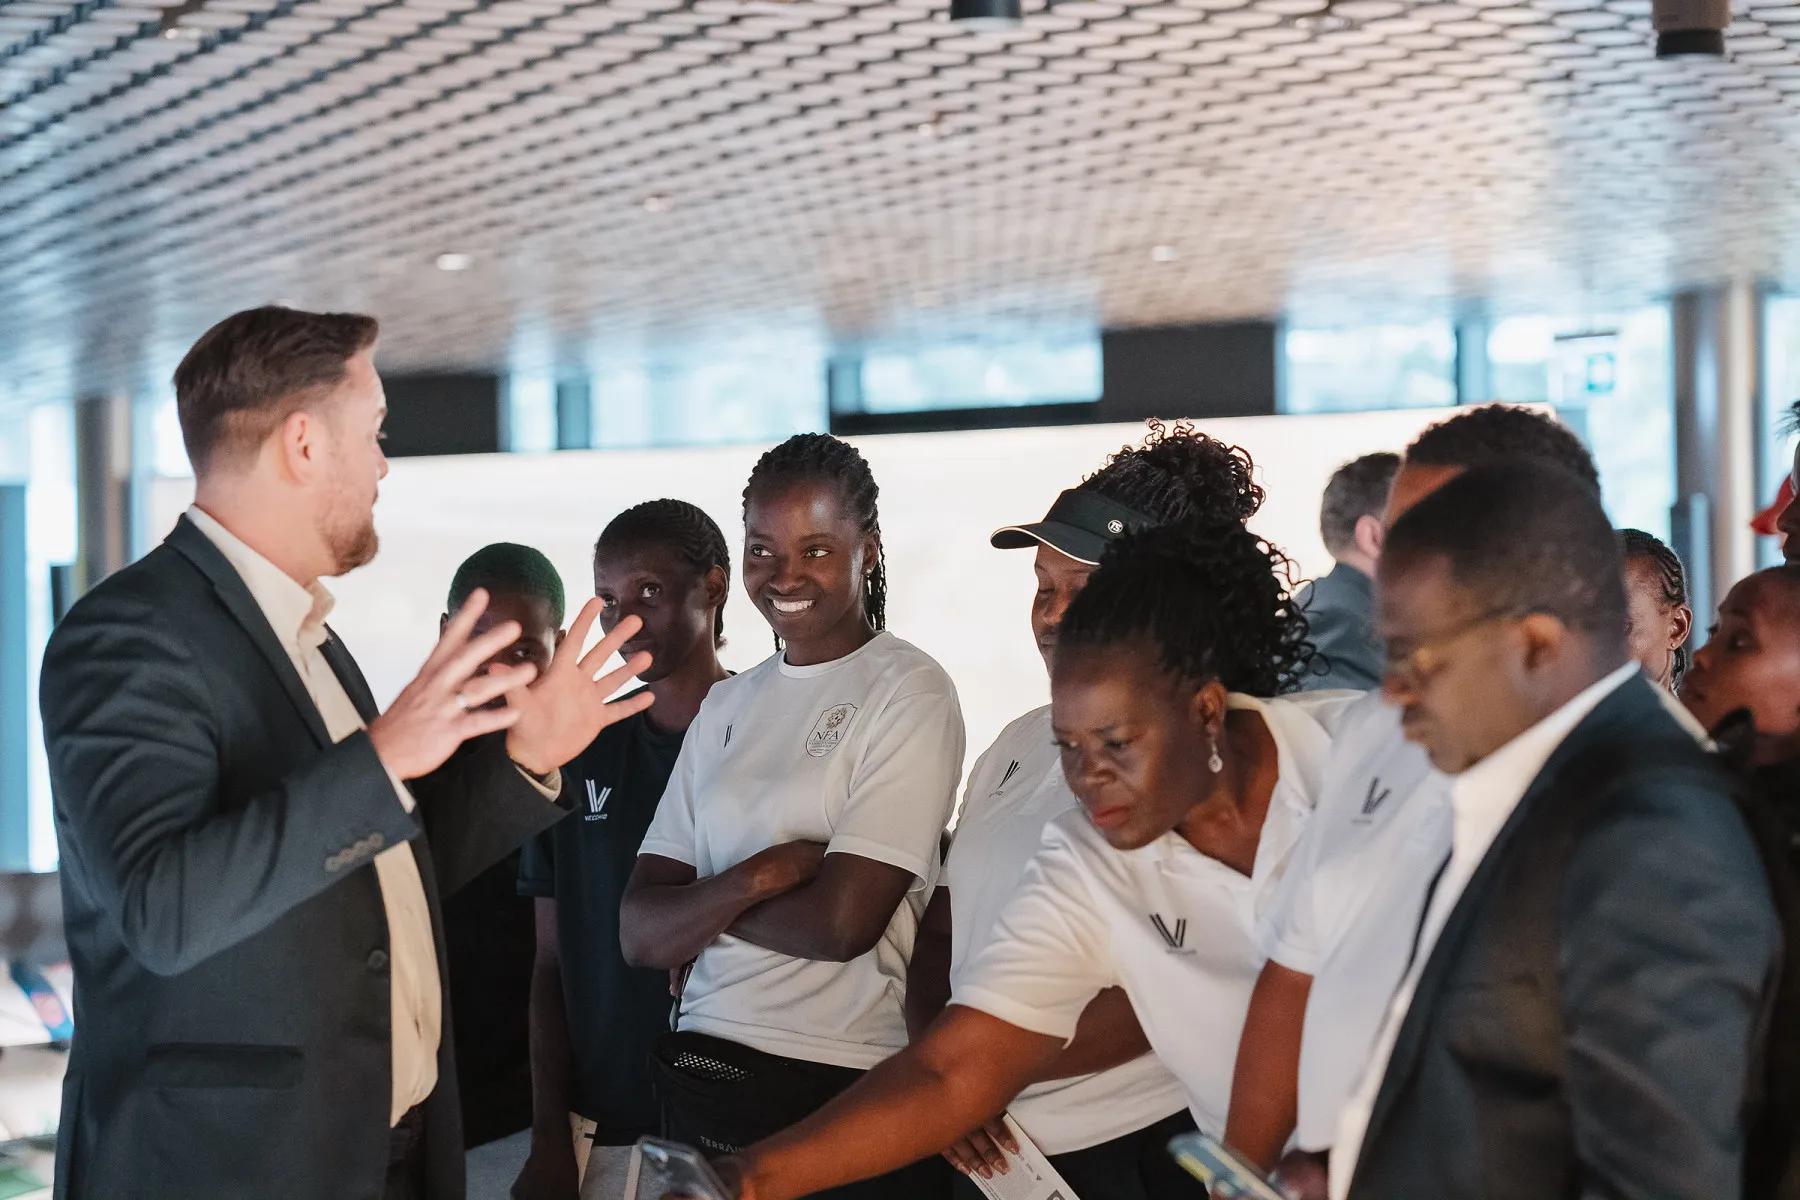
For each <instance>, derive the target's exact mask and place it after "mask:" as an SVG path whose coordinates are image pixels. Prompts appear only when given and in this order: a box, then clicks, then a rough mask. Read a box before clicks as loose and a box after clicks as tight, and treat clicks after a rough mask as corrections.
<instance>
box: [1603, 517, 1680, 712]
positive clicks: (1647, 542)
mask: <svg viewBox="0 0 1800 1200" xmlns="http://www.w3.org/2000/svg"><path fill="white" fill-rule="evenodd" d="M1619 546H1620V548H1621V549H1622V550H1623V551H1624V553H1625V561H1626V562H1627V563H1629V562H1630V561H1631V560H1632V559H1634V558H1640V559H1643V560H1645V561H1646V562H1648V563H1649V564H1650V566H1651V567H1652V568H1653V569H1654V570H1655V571H1656V584H1657V589H1658V591H1659V592H1660V593H1661V600H1662V603H1663V607H1664V608H1680V607H1681V606H1682V605H1685V604H1691V603H1693V601H1691V600H1690V599H1689V598H1688V584H1687V568H1686V567H1684V566H1683V565H1682V563H1681V555H1679V554H1677V553H1675V551H1674V550H1673V549H1672V548H1670V547H1669V546H1668V545H1667V544H1666V543H1665V542H1664V541H1663V540H1662V539H1661V538H1659V537H1657V536H1656V535H1655V534H1653V533H1645V532H1644V531H1643V530H1642V529H1621V530H1619ZM1687 665H1688V648H1687V643H1685V642H1684V643H1682V644H1681V645H1679V646H1677V647H1676V648H1675V671H1674V674H1675V682H1676V683H1680V682H1681V677H1682V675H1684V674H1686V673H1687Z"/></svg>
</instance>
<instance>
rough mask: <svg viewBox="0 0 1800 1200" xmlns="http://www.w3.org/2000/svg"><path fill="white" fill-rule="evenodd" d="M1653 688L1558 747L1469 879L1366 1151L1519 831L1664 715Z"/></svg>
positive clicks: (1428, 968)
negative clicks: (1574, 771)
mask: <svg viewBox="0 0 1800 1200" xmlns="http://www.w3.org/2000/svg"><path fill="white" fill-rule="evenodd" d="M1651 686H1652V685H1650V684H1648V683H1646V682H1644V681H1642V680H1632V681H1629V682H1627V683H1625V684H1623V685H1621V686H1620V687H1619V688H1618V689H1617V690H1616V691H1614V692H1613V693H1612V694H1611V695H1609V696H1607V697H1606V698H1605V699H1603V700H1601V701H1600V703H1599V704H1598V705H1597V706H1596V707H1595V708H1594V711H1593V712H1591V713H1589V714H1588V715H1587V716H1586V717H1585V718H1584V719H1583V720H1582V721H1581V723H1580V724H1578V725H1576V726H1575V728H1574V729H1573V730H1571V731H1570V733H1569V736H1567V737H1565V738H1564V739H1563V740H1562V744H1561V745H1559V746H1557V748H1556V750H1555V751H1554V752H1553V753H1552V754H1551V755H1550V758H1549V760H1548V761H1547V762H1545V764H1544V768H1543V770H1541V771H1539V772H1538V773H1537V778H1535V779H1533V780H1532V781H1531V786H1530V787H1528V788H1526V789H1525V795H1524V796H1523V797H1521V798H1520V800H1519V803H1518V806H1517V807H1516V808H1514V809H1513V812H1512V815H1511V816H1510V817H1508V818H1507V820H1506V824H1505V825H1502V826H1501V827H1500V832H1499V833H1498V834H1497V835H1496V836H1495V837H1494V844H1493V845H1492V846H1490V847H1489V848H1488V852H1487V854H1486V855H1484V856H1483V857H1482V860H1481V864H1480V865H1479V866H1477V867H1476V868H1475V872H1474V874H1473V875H1471V876H1470V877H1469V883H1468V886H1467V887H1465V888H1464V889H1463V893H1462V895H1461V896H1460V897H1458V898H1457V901H1456V906H1455V907H1454V908H1452V909H1451V910H1450V915H1449V917H1447V918H1446V919H1445V921H1444V928H1443V930H1442V932H1440V933H1439V934H1438V939H1437V942H1436V944H1435V945H1434V946H1433V947H1432V950H1431V957H1430V958H1428V959H1427V960H1426V961H1425V967H1424V969H1423V970H1422V971H1421V972H1420V973H1419V984H1418V987H1417V988H1415V989H1414V991H1413V999H1412V1004H1411V1005H1409V1006H1408V1008H1407V1010H1406V1016H1405V1017H1404V1018H1403V1019H1402V1021H1401V1024H1400V1032H1399V1034H1398V1036H1397V1037H1396V1038H1395V1040H1394V1051H1393V1053H1392V1054H1391V1055H1389V1056H1388V1065H1387V1071H1386V1073H1385V1074H1384V1075H1383V1076H1382V1080H1381V1089H1380V1091H1378V1092H1377V1093H1376V1096H1375V1104H1374V1107H1373V1109H1372V1110H1371V1112H1370V1114H1369V1125H1368V1129H1367V1131H1366V1132H1365V1133H1364V1134H1363V1147H1364V1149H1365V1150H1366V1149H1367V1148H1369V1147H1371V1146H1373V1145H1374V1144H1375V1138H1376V1137H1377V1136H1378V1135H1379V1134H1380V1132H1381V1126H1382V1124H1383V1122H1384V1121H1385V1120H1386V1119H1387V1117H1388V1116H1389V1115H1390V1114H1391V1113H1392V1112H1393V1109H1394V1105H1395V1104H1396V1103H1397V1102H1398V1100H1399V1097H1400V1095H1401V1093H1402V1092H1404V1091H1405V1090H1406V1085H1407V1082H1408V1080H1409V1079H1410V1078H1411V1076H1412V1072H1413V1069H1414V1068H1415V1067H1416V1066H1417V1065H1418V1057H1419V1050H1420V1048H1421V1047H1422V1046H1423V1045H1424V1041H1425V1037H1426V1035H1427V1034H1428V1033H1429V1032H1430V1031H1431V1030H1432V1027H1433V1025H1434V1023H1435V1016H1434V1012H1435V1009H1436V1008H1437V1001H1438V997H1439V995H1440V994H1441V993H1442V991H1443V986H1444V981H1445V978H1446V977H1447V976H1448V975H1449V973H1450V971H1451V969H1452V968H1453V967H1454V966H1455V965H1456V961H1457V959H1458V958H1459V957H1460V956H1461V953H1462V946H1463V943H1464V942H1465V941H1467V940H1468V937H1469V932H1470V929H1471V927H1472V925H1473V924H1474V921H1475V914H1476V912H1477V911H1478V910H1479V909H1480V907H1481V904H1482V902H1483V901H1484V900H1485V899H1486V897H1487V894H1488V893H1489V892H1491V891H1492V890H1493V888H1494V882H1495V880H1496V879H1497V878H1498V877H1499V874H1500V872H1501V870H1502V869H1503V867H1504V862H1505V859H1506V857H1507V856H1508V854H1509V853H1510V852H1511V847H1512V844H1513V843H1514V842H1515V841H1517V840H1518V838H1519V836H1520V834H1519V830H1520V829H1521V827H1522V826H1523V825H1524V824H1525V822H1526V821H1527V820H1529V819H1530V814H1531V811H1532V810H1533V809H1534V808H1535V807H1536V806H1538V805H1540V804H1544V803H1548V802H1549V801H1548V800H1547V799H1546V797H1549V796H1551V795H1552V794H1553V793H1555V792H1557V791H1559V790H1561V789H1562V788H1563V787H1564V777H1565V774H1566V773H1567V768H1568V767H1569V766H1570V764H1571V762H1572V761H1573V760H1574V759H1575V757H1576V756H1577V755H1579V754H1580V753H1581V751H1582V750H1583V748H1584V747H1586V746H1587V745H1589V744H1590V743H1591V742H1592V741H1593V740H1594V739H1595V738H1596V737H1597V736H1599V734H1600V731H1601V730H1603V729H1605V728H1606V727H1608V726H1610V725H1613V724H1617V723H1626V724H1629V723H1632V722H1638V721H1642V720H1643V719H1645V718H1646V717H1647V716H1649V715H1650V714H1652V713H1654V712H1656V711H1658V705H1659V701H1658V700H1657V699H1656V695H1655V693H1654V692H1653V691H1651V690H1650V688H1651ZM1366 1161H1367V1156H1366V1155H1364V1154H1359V1155H1358V1156H1357V1162H1358V1164H1359V1165H1358V1168H1357V1169H1358V1171H1360V1170H1361V1164H1362V1163H1364V1162H1366Z"/></svg>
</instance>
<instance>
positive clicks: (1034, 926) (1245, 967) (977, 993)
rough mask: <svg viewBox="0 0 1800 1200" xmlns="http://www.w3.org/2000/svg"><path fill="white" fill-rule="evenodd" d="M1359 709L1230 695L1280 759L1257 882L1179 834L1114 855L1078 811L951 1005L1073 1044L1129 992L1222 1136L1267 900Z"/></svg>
mask: <svg viewBox="0 0 1800 1200" xmlns="http://www.w3.org/2000/svg"><path fill="white" fill-rule="evenodd" d="M1355 699H1356V696H1355V695H1354V694H1350V693H1344V692H1314V693H1310V694H1307V695H1303V696H1293V697H1284V698H1282V699H1279V700H1268V701H1257V700H1253V699H1251V698H1249V697H1247V696H1239V695H1235V694H1234V695H1233V696H1231V698H1230V702H1231V705H1232V707H1234V708H1250V709H1255V710H1258V711H1260V712H1261V713H1262V714H1263V719H1264V720H1265V721H1266V722H1267V724H1268V727H1269V732H1270V734H1271V735H1272V736H1273V738H1274V741H1275V747H1276V751H1277V754H1278V756H1279V772H1280V774H1279V778H1278V779H1277V780H1276V784H1275V791H1274V794H1273V795H1272V796H1271V797H1270V799H1269V811H1268V815H1267V817H1266V818H1265V819H1264V822H1263V829H1262V838H1261V841H1260V843H1259V844H1258V846H1257V851H1256V862H1255V865H1254V867H1253V868H1252V872H1251V875H1250V876H1249V877H1248V878H1246V877H1245V876H1243V875H1240V874H1238V873H1237V872H1236V871H1234V870H1232V869H1231V868H1230V867H1227V866H1226V865H1225V864H1223V863H1221V862H1218V861H1217V860H1215V859H1211V858H1208V857H1206V856H1205V855H1203V854H1201V853H1200V852H1199V851H1198V850H1196V849H1194V847H1193V846H1192V845H1190V844H1189V843H1188V842H1187V840H1186V839H1184V838H1182V837H1181V836H1180V835H1179V834H1176V833H1168V834H1164V835H1163V836H1162V837H1161V838H1159V839H1157V840H1156V841H1154V842H1152V843H1150V844H1149V845H1148V846H1143V847H1140V848H1139V849H1136V850H1115V849H1113V848H1112V847H1111V846H1109V845H1107V843H1106V839H1105V838H1103V837H1102V836H1101V835H1100V834H1099V833H1098V832H1097V831H1096V830H1095V829H1094V827H1093V825H1092V824H1090V823H1089V821H1088V819H1087V814H1086V813H1085V812H1084V811H1082V810H1080V809H1076V810H1074V811H1072V812H1066V813H1064V814H1062V815H1061V816H1059V817H1057V818H1055V819H1054V820H1052V821H1051V822H1050V824H1049V826H1048V827H1047V828H1046V829H1045V831H1044V842H1043V845H1042V846H1041V847H1040V848H1039V850H1038V853H1037V855H1036V856H1035V857H1034V858H1033V859H1032V861H1031V864H1030V865H1029V866H1028V867H1027V868H1026V869H1025V874H1024V877H1023V878H1022V879H1021V881H1020V884H1019V891H1018V893H1017V894H1016V895H1015V896H1014V897H1013V899H1012V901H1011V903H1009V904H1008V905H1007V906H1006V908H1005V909H1004V910H1003V911H1002V912H1001V914H1000V918H999V920H997V921H996V922H995V923H994V930H993V935H992V937H991V938H990V939H989V941H988V943H987V945H986V946H984V947H982V948H981V949H980V950H979V951H977V952H976V954H975V956H974V958H973V959H972V960H971V961H970V962H969V964H968V965H967V966H966V967H965V968H964V970H963V971H962V972H960V974H959V975H958V977H957V979H956V981H955V987H954V988H953V990H952V994H951V1002H952V1003H955V1004H963V1005H967V1006H968V1007H970V1008H976V1009H980V1010H981V1011H982V1012H985V1013H989V1014H991V1015H993V1016H996V1017H998V1018H1000V1019H1001V1020H1003V1021H1006V1022H1009V1023H1010V1024H1013V1025H1017V1026H1019V1027H1020V1028H1021V1029H1029V1030H1032V1031H1033V1032H1036V1033H1042V1034H1048V1035H1050V1036H1052V1037H1059V1038H1063V1039H1065V1040H1067V1039H1069V1038H1071V1037H1073V1036H1074V1034H1075V1027H1076V1023H1077V1022H1078V1021H1079V1020H1080V1018H1081V1013H1082V1010H1083V1009H1085V1008H1086V1007H1087V1005H1088V1002H1089V1001H1090V1000H1092V999H1093V998H1094V995H1095V994H1096V993H1097V992H1099V991H1100V990H1101V989H1102V988H1107V987H1114V986H1120V987H1123V988H1124V989H1125V991H1126V994H1127V995H1128V996H1130V998H1131V1005H1132V1008H1133V1009H1135V1010H1136V1011H1137V1015H1138V1020H1139V1021H1140V1022H1141V1023H1142V1024H1143V1027H1144V1033H1145V1035H1146V1036H1147V1037H1148V1038H1149V1039H1150V1046H1151V1048H1152V1049H1153V1050H1155V1051H1156V1054H1157V1056H1158V1057H1159V1058H1161V1059H1162V1060H1163V1063H1164V1064H1165V1065H1166V1066H1167V1067H1168V1068H1169V1070H1170V1071H1172V1072H1173V1073H1174V1075H1175V1077H1176V1078H1177V1079H1178V1080H1179V1081H1180V1082H1181V1085H1182V1089H1183V1090H1184V1091H1185V1092H1186V1093H1187V1101H1188V1108H1189V1109H1190V1110H1191V1111H1192V1112H1193V1114H1194V1119H1195V1121H1196V1122H1198V1123H1199V1125H1200V1127H1201V1128H1202V1129H1206V1130H1210V1131H1212V1132H1214V1133H1221V1132H1223V1131H1224V1128H1225V1113H1226V1107H1227V1105H1228V1104H1229V1102H1230V1099H1231V1076H1232V1070H1233V1067H1234V1066H1235V1064H1236V1060H1237V1046H1238V1039H1239V1037H1240V1036H1241V1035H1242V1033H1243V1028H1244V1013H1245V1010H1246V1009H1248V1008H1249V1005H1250V989H1251V988H1252V987H1253V986H1254V985H1255V983H1256V977H1257V974H1258V973H1259V972H1260V971H1261V970H1262V966H1263V961H1264V959H1263V951H1262V945H1263V939H1264V937H1265V936H1266V934H1265V932H1264V931H1263V929H1262V928H1261V924H1262V922H1263V920H1264V919H1265V918H1266V909H1267V905H1268V901H1269V898H1270V896H1271V893H1272V892H1273V891H1274V889H1275V887H1276V886H1277V885H1278V883H1279V882H1280V880H1281V878H1282V876H1283V875H1284V873H1285V872H1286V870H1287V868H1288V865H1289V859H1290V855H1291V853H1292V851H1293V848H1294V843H1295V841H1297V840H1298V838H1299V836H1300V832H1301V830H1302V829H1303V828H1304V826H1305V824H1306V822H1307V819H1308V818H1309V817H1310V816H1311V815H1312V809H1313V801H1314V797H1315V796H1316V795H1317V794H1318V790H1319V783H1320V771H1321V769H1322V768H1323V766H1324V763H1325V758H1326V755H1327V752H1328V751H1329V748H1330V731H1331V730H1332V728H1333V727H1334V726H1335V724H1336V718H1337V715H1338V714H1339V713H1340V712H1341V711H1342V710H1343V709H1344V708H1345V707H1346V706H1347V705H1348V704H1350V703H1353V702H1354V701H1355Z"/></svg>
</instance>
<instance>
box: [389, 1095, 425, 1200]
mask: <svg viewBox="0 0 1800 1200" xmlns="http://www.w3.org/2000/svg"><path fill="white" fill-rule="evenodd" d="M381 1195H382V1200H421V1198H422V1197H423V1196H424V1195H425V1114H424V1110H423V1109H422V1108H419V1107H417V1106H415V1107H413V1108H409V1109H407V1110H406V1113H405V1114H404V1115H403V1116H401V1118H400V1123H399V1124H398V1125H396V1126H394V1127H393V1128H392V1129H390V1130H388V1169H387V1183H386V1185H385V1186H384V1187H383V1188H382V1193H381Z"/></svg>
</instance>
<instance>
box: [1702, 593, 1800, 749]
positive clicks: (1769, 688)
mask: <svg viewBox="0 0 1800 1200" xmlns="http://www.w3.org/2000/svg"><path fill="white" fill-rule="evenodd" d="M1681 702H1682V703H1683V704H1685V705H1686V706H1687V709H1688V711H1689V712H1691V713H1693V714H1694V718H1695V719H1696V720H1697V721H1699V722H1700V723H1701V724H1702V725H1704V726H1705V727H1706V728H1707V729H1709V730H1716V729H1717V728H1718V727H1719V725H1720V723H1721V722H1722V721H1724V720H1725V718H1726V717H1728V716H1730V715H1731V714H1732V713H1733V712H1736V711H1737V710H1739V709H1747V710H1749V712H1750V717H1751V720H1752V723H1753V724H1754V726H1755V731H1756V732H1755V736H1754V739H1753V748H1754V749H1753V753H1754V757H1755V759H1756V761H1757V763H1758V764H1759V765H1768V764H1770V763H1777V762H1783V761H1786V760H1788V759H1792V758H1796V757H1800V582H1797V581H1795V580H1794V579H1792V578H1789V577H1788V575H1787V573H1786V572H1785V571H1779V570H1778V571H1761V572H1758V573H1757V574H1755V575H1752V576H1750V577H1749V578H1748V579H1745V580H1743V581H1741V582H1740V583H1739V584H1738V585H1737V586H1736V587H1734V588H1732V589H1731V591H1730V593H1729V594H1727V595H1726V597H1725V602H1724V603H1723V604H1721V605H1719V621H1718V624H1717V625H1716V626H1715V627H1714V628H1713V631H1712V636H1711V637H1710V638H1709V639H1708V640H1707V643H1706V645H1704V646H1702V647H1700V649H1699V650H1697V651H1695V653H1694V663H1693V666H1691V667H1689V668H1688V673H1687V675H1686V676H1685V677H1684V678H1683V679H1682V681H1681Z"/></svg>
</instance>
